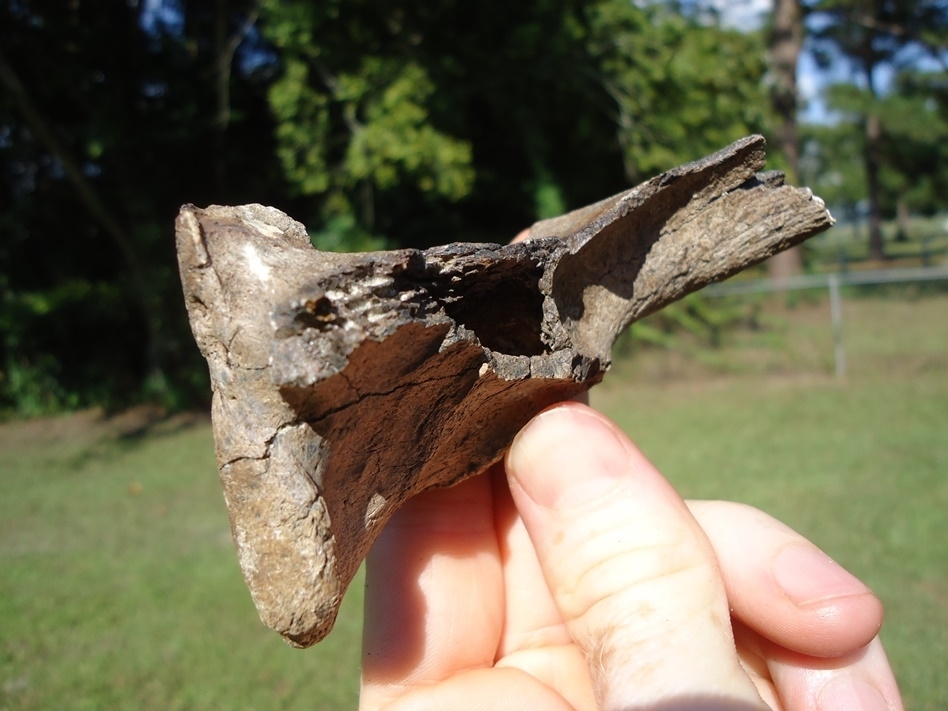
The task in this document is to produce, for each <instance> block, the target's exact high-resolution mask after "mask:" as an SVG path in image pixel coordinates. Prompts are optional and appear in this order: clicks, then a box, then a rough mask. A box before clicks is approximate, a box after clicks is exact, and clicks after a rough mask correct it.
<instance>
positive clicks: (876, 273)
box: [703, 264, 948, 378]
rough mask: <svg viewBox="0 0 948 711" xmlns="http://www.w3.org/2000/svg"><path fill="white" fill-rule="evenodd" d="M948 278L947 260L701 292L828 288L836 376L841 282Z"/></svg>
mask: <svg viewBox="0 0 948 711" xmlns="http://www.w3.org/2000/svg"><path fill="white" fill-rule="evenodd" d="M937 280H948V264H945V265H942V266H937V267H911V268H904V269H873V270H866V271H851V272H831V273H829V274H802V275H800V276H794V277H788V278H786V279H780V280H774V279H759V280H755V281H731V282H724V283H721V284H712V285H711V286H709V287H707V288H706V289H705V290H704V291H703V293H704V294H705V295H706V296H712V297H714V296H741V295H747V294H765V293H779V292H784V291H797V290H802V289H827V290H828V291H829V297H830V316H831V319H832V324H833V362H834V365H835V370H836V376H837V377H838V378H842V377H845V375H846V351H845V349H844V347H843V309H842V295H841V293H840V289H841V287H843V286H851V285H867V284H895V283H908V282H926V281H937Z"/></svg>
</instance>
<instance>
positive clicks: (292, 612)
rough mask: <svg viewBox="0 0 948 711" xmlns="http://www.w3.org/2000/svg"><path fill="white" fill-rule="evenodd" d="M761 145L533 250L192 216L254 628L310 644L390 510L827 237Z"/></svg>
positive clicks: (191, 270)
mask: <svg viewBox="0 0 948 711" xmlns="http://www.w3.org/2000/svg"><path fill="white" fill-rule="evenodd" d="M763 146H764V141H763V139H762V138H761V137H759V136H751V137H749V138H745V139H742V140H740V141H738V142H736V143H734V144H733V145H731V146H729V147H728V148H726V149H724V150H722V151H720V152H718V153H716V154H714V155H712V156H710V157H708V158H705V159H702V160H700V161H696V162H694V163H690V164H687V165H684V166H681V167H679V168H676V169H673V170H671V171H669V172H667V173H664V174H662V175H660V176H658V177H656V178H654V179H652V180H649V181H648V182H646V183H643V184H642V185H639V186H638V187H636V188H633V189H632V190H629V191H627V192H625V193H622V194H620V195H617V196H615V197H612V198H609V199H607V200H603V201H602V202H599V203H597V204H595V205H591V206H589V207H586V208H583V209H580V210H577V211H575V212H572V213H569V214H567V215H564V216H562V217H558V218H554V219H552V220H547V221H543V222H539V223H537V224H536V225H534V226H533V228H532V229H531V238H532V239H531V240H530V241H528V242H523V243H519V244H513V245H508V246H500V245H493V244H450V245H447V246H444V247H436V248H433V249H428V250H425V251H419V250H412V249H403V250H397V251H389V252H375V253H366V254H332V253H326V252H319V251H317V250H315V249H313V247H312V246H311V244H310V240H309V236H308V235H307V233H306V231H305V229H304V228H303V226H302V225H300V224H298V223H297V222H294V221H293V220H291V219H290V218H289V217H287V216H286V215H285V214H283V213H282V212H280V211H278V210H276V209H274V208H270V207H263V206H260V205H245V206H241V207H220V206H212V207H208V208H206V209H198V208H196V207H193V206H190V205H187V206H185V207H183V208H182V210H181V213H180V215H179V216H178V219H177V224H176V231H177V249H178V258H179V263H180V270H181V278H182V283H183V286H184V292H185V298H186V303H187V308H188V313H189V317H190V321H191V327H192V330H193V332H194V336H195V338H196V340H197V343H198V345H199V347H200V349H201V352H202V353H203V354H204V356H205V358H206V359H207V362H208V365H209V367H210V375H211V383H212V388H213V405H212V415H213V427H214V437H215V444H216V452H217V460H218V465H219V468H220V478H221V482H222V484H223V489H224V497H225V500H226V503H227V508H228V511H229V514H230V521H231V528H232V531H233V535H234V540H235V542H236V546H237V551H238V556H239V559H240V565H241V568H242V569H243V573H244V577H245V579H246V581H247V584H248V586H249V588H250V591H251V594H252V596H253V599H254V602H255V604H256V606H257V610H258V611H259V613H260V616H261V618H262V619H263V621H264V622H265V623H266V624H267V625H268V626H270V627H271V628H273V629H274V630H276V631H278V632H279V633H280V634H282V635H283V637H284V638H285V639H286V640H287V641H288V642H290V643H291V644H293V645H295V646H299V647H306V646H309V645H311V644H313V643H315V642H317V641H319V640H320V639H321V638H322V637H324V636H325V635H326V634H327V633H328V632H329V630H330V629H331V628H332V625H333V622H334V620H335V617H336V613H337V611H338V608H339V604H340V602H341V599H342V596H343V594H344V593H345V590H346V588H347V586H348V585H349V583H350V581H351V580H352V578H353V576H354V575H355V573H356V571H357V569H358V567H359V565H360V563H361V561H362V560H363V559H364V557H365V555H366V553H367V552H368V549H369V548H370V546H371V545H372V542H373V541H374V540H375V538H376V537H377V535H378V533H379V531H380V530H381V528H382V527H383V526H384V524H385V522H386V521H387V520H388V519H389V517H390V516H391V514H392V513H393V512H394V511H395V509H396V508H397V507H398V506H399V505H400V504H402V503H403V502H404V501H405V500H406V499H407V498H409V497H410V496H412V495H413V494H415V493H417V492H419V491H421V490H423V489H426V488H428V487H432V486H450V485H451V484H454V483H456V482H458V481H461V480H462V479H464V478H465V477H468V476H470V475H472V474H475V473H477V472H479V471H481V470H483V469H484V468H485V467H487V466H489V465H490V464H492V463H494V462H496V461H498V460H499V459H500V458H501V457H502V456H503V454H504V452H505V451H506V449H507V447H508V446H509V444H510V442H511V440H512V439H513V436H514V435H515V434H516V433H517V431H518V430H519V429H520V428H521V427H522V426H523V425H524V424H525V423H526V422H527V421H528V420H529V419H530V418H531V417H532V416H533V415H535V414H536V413H537V412H539V411H540V410H541V409H543V408H544V407H546V406H548V405H551V404H553V403H555V402H558V401H560V400H563V399H566V398H569V397H572V396H575V395H577V394H578V393H580V392H582V391H584V390H587V389H588V388H589V387H591V386H592V385H594V384H595V383H597V382H599V381H600V380H601V379H602V377H603V374H604V372H605V371H606V369H607V368H608V366H609V363H610V351H611V348H612V345H613V342H614V341H615V339H616V337H617V336H618V334H619V333H620V332H621V331H622V329H624V328H625V327H626V326H628V325H629V324H630V323H631V322H633V321H635V320H636V319H639V318H641V317H643V316H645V315H647V314H649V313H651V312H654V311H656V310H657V309H660V308H662V307H663V306H665V305H667V304H668V303H670V302H672V301H674V300H676V299H679V298H681V297H682V296H684V295H686V294H688V293H689V292H691V291H694V290H696V289H699V288H701V287H702V286H704V285H706V284H708V283H710V282H712V281H717V280H720V279H723V278H726V277H728V276H730V275H731V274H734V273H735V272H737V271H739V270H741V269H743V268H745V267H747V266H750V265H752V264H756V263H758V262H760V261H762V260H764V259H766V258H767V257H769V256H771V255H773V254H775V253H776V252H778V251H780V250H783V249H785V248H787V247H790V246H792V245H794V244H797V243H799V242H801V241H803V240H804V239H806V238H807V237H810V236H811V235H814V234H816V233H817V232H820V231H822V230H824V229H826V228H827V227H829V226H830V225H831V224H832V222H833V219H832V217H831V216H830V215H829V213H828V212H827V210H826V209H825V207H824V205H823V203H822V201H821V200H819V198H815V197H813V195H812V193H811V192H810V191H809V190H806V189H800V188H792V187H789V186H784V185H783V184H782V176H781V175H780V174H778V173H758V172H757V171H759V170H760V169H761V168H762V167H763V165H764V151H763Z"/></svg>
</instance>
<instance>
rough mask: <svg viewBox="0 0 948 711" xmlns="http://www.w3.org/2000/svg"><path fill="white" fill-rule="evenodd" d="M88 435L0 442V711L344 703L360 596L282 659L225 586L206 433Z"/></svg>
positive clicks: (221, 520)
mask: <svg viewBox="0 0 948 711" xmlns="http://www.w3.org/2000/svg"><path fill="white" fill-rule="evenodd" d="M57 424H60V423H55V422H54V423H53V425H52V426H55V425H57ZM88 424H89V426H87V427H78V428H71V429H77V430H79V431H75V432H67V433H66V434H65V435H64V436H61V437H57V438H49V437H44V436H42V433H39V435H37V433H36V432H35V431H34V432H30V433H29V434H28V436H26V437H21V438H17V439H14V440H13V441H11V438H10V437H7V438H6V439H5V440H4V442H3V444H4V447H3V461H2V465H0V485H2V487H3V492H4V494H3V497H2V499H0V570H2V572H0V708H10V709H41V708H42V709H45V708H50V709H52V708H56V709H60V708H62V709H86V708H88V709H106V708H108V709H222V708H226V709H268V708H286V709H295V708H299V709H303V708H307V709H311V708H314V707H315V708H320V709H350V708H353V707H354V706H355V704H356V699H357V697H358V680H357V670H358V663H359V641H360V634H361V629H360V625H361V622H360V618H361V587H360V586H359V585H355V586H354V588H353V591H352V593H351V594H350V596H349V599H347V601H346V605H345V610H344V613H343V615H342V619H341V620H340V623H339V627H338V630H337V632H336V633H335V634H334V635H332V637H331V638H330V639H329V640H328V641H327V642H325V643H324V644H322V645H320V646H319V647H317V648H315V649H313V650H310V651H308V652H300V651H298V650H294V649H291V648H290V647H288V646H287V645H285V644H284V643H283V642H282V641H281V640H280V639H279V638H278V636H277V635H276V634H274V633H272V632H270V631H268V630H266V629H264V628H263V626H262V625H261V623H260V621H259V619H258V618H257V615H256V612H255V611H254V608H253V604H252V602H251V600H250V596H249V594H248V592H247V590H246V588H245V586H244V584H243V580H242V578H241V576H240V572H239V569H238V567H237V560H236V556H235V555H234V552H233V548H232V544H231V542H230V531H229V527H228V523H227V516H226V511H225V508H224V504H223V500H222V497H221V493H220V487H219V485H218V483H217V480H216V473H215V472H216V467H215V464H214V456H213V452H214V449H213V441H212V438H211V433H210V428H209V426H208V425H207V424H201V425H197V426H194V425H191V426H187V427H185V428H182V429H178V430H171V431H166V432H161V431H160V430H159V431H158V432H155V433H151V434H149V435H148V436H146V437H143V438H140V439H135V438H132V439H124V440H123V439H110V438H107V439H105V440H101V439H97V438H96V437H95V436H94V435H93V434H92V432H94V431H95V429H96V427H95V424H94V423H88ZM66 429H70V428H68V427H67V428H66Z"/></svg>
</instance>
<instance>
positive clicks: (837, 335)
mask: <svg viewBox="0 0 948 711" xmlns="http://www.w3.org/2000/svg"><path fill="white" fill-rule="evenodd" d="M826 282H827V285H828V286H829V293H830V317H831V318H832V320H833V361H834V363H835V365H836V377H837V378H840V379H841V378H845V377H846V352H845V351H844V350H843V308H842V303H841V302H840V295H839V274H836V273H835V272H834V273H831V274H830V275H829V277H828V278H827V280H826Z"/></svg>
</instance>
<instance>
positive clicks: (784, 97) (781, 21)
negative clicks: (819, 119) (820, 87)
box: [767, 0, 803, 282]
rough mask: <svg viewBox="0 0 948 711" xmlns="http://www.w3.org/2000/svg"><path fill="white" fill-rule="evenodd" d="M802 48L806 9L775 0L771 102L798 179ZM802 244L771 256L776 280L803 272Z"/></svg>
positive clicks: (794, 0)
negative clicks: (798, 98)
mask: <svg viewBox="0 0 948 711" xmlns="http://www.w3.org/2000/svg"><path fill="white" fill-rule="evenodd" d="M802 47H803V9H802V8H801V7H800V2H799V0H773V31H772V33H771V36H770V61H771V67H772V70H773V77H774V83H773V88H772V89H771V92H770V99H771V103H772V104H773V107H774V110H775V111H776V113H777V116H779V118H780V127H779V133H778V142H779V144H780V150H781V151H782V152H783V154H784V156H785V157H786V160H787V177H788V178H789V182H790V183H792V184H796V183H797V182H798V180H799V157H800V151H799V139H798V136H797V105H798V103H797V62H798V60H799V58H800V50H801V49H802ZM801 249H802V248H801V247H799V246H797V247H793V248H792V249H788V250H787V251H786V252H780V253H779V254H777V255H775V256H773V257H771V258H770V260H769V261H768V262H767V272H768V274H769V275H770V278H771V279H773V280H774V281H777V282H781V281H786V280H787V279H789V278H790V277H792V276H795V275H797V274H800V273H801V272H802V271H803V258H802V254H801Z"/></svg>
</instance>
